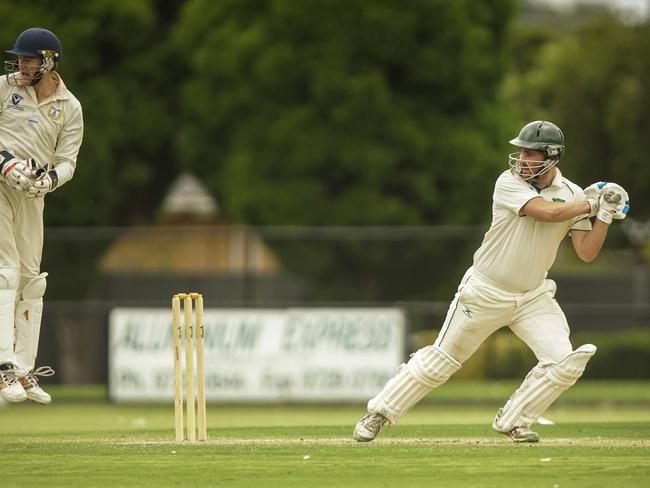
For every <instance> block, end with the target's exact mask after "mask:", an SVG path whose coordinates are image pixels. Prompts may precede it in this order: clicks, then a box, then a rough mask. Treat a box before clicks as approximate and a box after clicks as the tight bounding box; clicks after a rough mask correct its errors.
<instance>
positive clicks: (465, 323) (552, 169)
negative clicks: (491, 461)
mask: <svg viewBox="0 0 650 488" xmlns="http://www.w3.org/2000/svg"><path fill="white" fill-rule="evenodd" d="M510 143H511V144H513V145H515V146H517V147H518V148H519V152H516V153H512V154H510V156H509V163H510V169H509V170H506V171H504V172H503V173H502V174H501V175H500V176H499V178H498V179H497V181H496V185H495V187H494V195H493V205H492V224H491V226H490V228H489V229H488V231H487V232H486V234H485V236H484V238H483V243H482V244H481V247H479V249H478V250H477V251H476V253H475V254H474V262H473V265H472V266H471V267H470V268H469V269H468V270H467V272H466V273H465V276H464V277H463V279H462V280H461V283H460V285H459V286H458V291H457V293H456V295H455V297H454V299H453V301H452V302H451V305H450V306H449V311H448V312H447V316H446V318H445V321H444V323H443V324H442V328H441V329H440V333H439V334H438V337H437V339H436V341H435V343H434V344H433V345H431V346H426V347H423V348H422V349H420V350H418V351H417V352H416V353H415V354H413V355H412V356H411V359H410V360H409V361H408V362H407V363H405V364H402V365H401V366H400V367H399V368H398V370H397V373H396V374H395V376H394V377H393V378H391V379H390V380H389V381H388V382H387V383H386V385H385V386H384V388H383V389H382V390H381V391H380V392H379V393H378V394H377V396H375V397H374V398H372V399H371V400H370V401H369V402H368V414H367V415H366V416H364V417H363V418H362V419H361V420H360V421H359V423H358V424H357V425H356V427H355V429H354V438H355V439H356V440H357V441H360V442H368V441H371V440H373V439H374V438H375V437H376V436H377V434H379V431H380V430H381V428H382V427H383V426H384V424H386V423H387V422H388V423H389V424H391V425H393V424H396V423H397V421H398V420H399V419H400V418H401V417H402V415H404V414H405V413H406V412H408V411H409V409H411V407H413V406H414V405H415V404H416V403H417V402H418V401H419V400H420V399H422V397H424V396H425V395H426V394H427V393H429V391H431V389H433V388H436V387H437V386H440V385H442V384H443V383H444V382H445V381H447V379H449V377H450V376H451V375H452V374H454V373H455V372H456V371H458V370H459V369H460V367H461V365H462V364H463V363H464V362H465V361H466V360H467V359H468V358H469V357H470V356H471V355H472V354H473V353H474V351H476V349H477V348H478V347H479V346H480V345H481V343H482V342H483V341H484V340H485V339H486V338H487V337H488V336H489V335H490V334H492V333H493V332H495V331H496V330H497V329H499V328H501V327H506V326H507V327H510V329H511V330H512V331H513V332H514V333H515V334H516V335H517V336H518V337H519V338H521V339H522V340H523V341H524V342H525V343H526V344H527V345H528V347H530V348H531V349H532V351H533V352H534V353H535V356H536V357H537V360H538V361H539V362H538V363H537V365H536V366H535V367H534V368H533V369H532V370H531V371H530V373H528V375H527V376H526V378H525V379H524V382H523V383H522V385H521V386H520V387H519V388H518V389H517V391H515V392H514V393H513V395H512V396H511V397H510V399H509V400H508V402H507V403H506V404H505V406H504V407H503V408H501V409H499V411H498V412H497V415H496V417H495V419H494V421H493V422H492V427H493V428H494V429H495V430H496V431H497V432H499V433H502V434H505V435H508V436H510V437H511V438H512V440H514V441H515V442H537V441H538V440H539V435H538V434H537V432H534V431H533V430H531V425H532V424H533V423H534V422H535V421H537V419H538V418H539V417H540V416H541V415H542V414H543V413H544V411H545V410H546V409H547V408H548V407H549V406H550V405H551V404H552V403H553V402H554V401H555V399H557V398H558V396H559V395H560V394H561V393H562V392H563V391H564V390H566V389H567V388H569V387H571V386H572V385H573V384H574V383H575V382H576V381H577V380H578V378H579V377H580V376H581V375H582V373H583V371H584V369H585V366H586V364H587V362H588V361H589V358H591V356H593V354H594V353H595V352H596V347H595V346H594V345H592V344H584V345H582V346H580V347H578V348H576V349H573V346H572V345H571V342H570V341H569V326H568V324H567V320H566V318H565V316H564V313H563V312H562V310H561V308H560V306H559V305H558V303H557V302H556V301H555V299H554V296H555V289H556V285H555V282H553V280H549V279H547V278H546V275H547V273H548V270H549V268H550V267H551V266H552V264H553V262H554V261H555V256H556V253H557V249H558V246H559V245H560V242H561V241H562V239H564V237H565V236H566V235H568V236H569V237H570V238H571V241H572V243H573V248H574V249H575V251H576V253H577V255H578V257H579V258H580V259H581V260H583V261H585V262H590V261H592V260H593V259H595V258H596V256H597V255H598V253H599V251H600V248H601V246H602V244H603V242H604V241H605V236H606V234H607V229H608V228H609V225H610V224H611V223H612V220H613V219H619V220H621V219H624V218H625V216H626V214H627V212H628V210H629V208H630V207H629V199H628V195H627V193H626V192H625V190H624V189H623V188H621V187H620V186H619V185H617V184H614V183H604V182H599V183H594V184H593V185H591V186H590V187H588V188H586V189H585V190H584V191H583V190H582V189H581V188H580V187H579V186H577V185H575V184H574V183H572V182H571V181H569V180H568V179H567V178H565V177H564V176H563V175H562V173H560V170H559V168H558V167H557V165H558V163H559V162H560V159H561V157H562V154H563V152H564V135H563V134H562V131H561V130H560V128H559V127H557V126H556V125H555V124H552V123H550V122H546V121H541V120H540V121H535V122H531V123H529V124H527V125H526V126H524V127H523V128H522V129H521V132H520V133H519V136H518V137H516V138H515V139H513V140H511V141H510ZM594 216H595V217H596V219H595V221H594V223H593V225H592V222H591V220H590V217H594Z"/></svg>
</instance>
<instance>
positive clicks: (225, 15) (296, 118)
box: [175, 0, 512, 224]
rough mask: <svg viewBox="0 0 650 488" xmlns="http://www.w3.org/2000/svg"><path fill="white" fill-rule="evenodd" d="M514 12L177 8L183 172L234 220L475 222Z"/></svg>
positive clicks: (438, 5) (488, 169)
mask: <svg viewBox="0 0 650 488" xmlns="http://www.w3.org/2000/svg"><path fill="white" fill-rule="evenodd" d="M511 3H512V2H510V1H508V0H504V1H498V2H490V5H489V6H488V5H487V4H486V3H483V2H470V1H457V2H447V1H411V2H408V4H407V5H405V4H404V3H402V2H395V1H391V0H381V1H374V2H370V1H361V2H348V1H344V0H306V1H301V2H295V1H293V0H275V1H272V2H269V1H264V0H246V1H241V0H222V1H220V2H212V1H209V0H190V1H189V2H187V3H186V4H185V6H184V8H183V12H182V17H181V19H180V22H179V23H178V25H177V28H176V31H175V39H176V42H177V43H178V50H179V51H182V52H185V53H187V56H188V62H189V77H188V80H187V83H185V85H184V91H183V93H184V97H183V98H184V100H185V101H186V102H187V105H186V108H187V111H188V117H187V123H186V124H185V125H184V128H183V130H182V131H181V138H180V147H181V148H182V150H181V154H182V158H183V159H184V160H185V161H187V162H188V164H189V165H190V166H191V167H192V168H194V170H195V171H196V172H199V173H200V174H202V175H203V176H204V177H205V179H206V180H207V181H208V182H209V184H210V187H211V189H212V190H213V191H214V192H215V193H216V194H218V195H219V197H220V199H221V200H222V201H223V206H224V208H225V209H226V211H227V213H228V214H229V215H230V216H232V217H234V218H235V219H237V220H239V221H244V222H249V223H264V224H286V223H292V224H420V223H446V222H453V223H457V222H472V221H474V222H475V221H482V220H485V219H486V218H487V216H488V212H482V213H477V212H476V211H475V209H476V208H477V206H478V205H479V202H481V203H482V204H483V206H485V201H486V199H489V195H490V193H491V187H490V183H489V182H491V180H493V178H494V176H495V174H496V173H497V172H498V169H499V168H500V167H501V166H502V165H503V154H502V153H501V152H500V151H499V149H500V148H503V146H502V145H501V144H500V143H501V141H502V136H503V133H502V129H501V127H502V124H500V113H501V110H499V108H498V107H497V106H496V104H495V99H496V90H497V87H498V85H499V82H500V77H501V73H502V66H503V54H504V53H503V45H504V38H505V30H506V26H507V20H508V18H509V16H510V11H511ZM208 94H212V95H211V96H209V95H208ZM468 189H471V190H469V191H468Z"/></svg>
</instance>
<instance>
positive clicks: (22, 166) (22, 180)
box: [0, 151, 38, 191]
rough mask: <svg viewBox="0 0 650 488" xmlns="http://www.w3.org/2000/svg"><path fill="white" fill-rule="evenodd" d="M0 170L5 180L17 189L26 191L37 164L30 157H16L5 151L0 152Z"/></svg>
mask: <svg viewBox="0 0 650 488" xmlns="http://www.w3.org/2000/svg"><path fill="white" fill-rule="evenodd" d="M0 158H2V160H1V161H0V168H1V169H0V171H1V172H2V176H4V178H5V182H6V183H7V185H9V186H10V187H12V188H14V189H15V190H19V191H26V190H27V189H28V188H29V187H30V185H31V183H32V177H33V175H34V172H35V171H36V168H37V166H38V165H37V164H36V161H34V160H33V159H32V158H29V159H18V158H16V157H14V156H13V155H12V154H10V153H8V152H7V151H1V152H0Z"/></svg>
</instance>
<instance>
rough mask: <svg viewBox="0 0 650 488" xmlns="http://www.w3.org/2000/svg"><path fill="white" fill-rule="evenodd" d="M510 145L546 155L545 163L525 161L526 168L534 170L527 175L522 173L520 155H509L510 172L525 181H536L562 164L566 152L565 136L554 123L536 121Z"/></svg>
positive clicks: (526, 127) (525, 128) (526, 126)
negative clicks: (561, 159)
mask: <svg viewBox="0 0 650 488" xmlns="http://www.w3.org/2000/svg"><path fill="white" fill-rule="evenodd" d="M510 144H512V145H514V146H517V147H519V148H522V147H523V148H526V149H534V150H537V151H541V152H542V153H543V154H544V161H529V160H527V161H525V163H526V166H527V167H528V168H529V169H530V170H532V173H531V174H527V175H524V174H523V172H522V166H521V163H522V160H521V159H520V157H519V153H511V154H510V155H508V163H509V165H510V170H511V171H512V172H513V173H514V174H516V175H518V176H520V177H521V178H522V179H524V180H525V181H528V180H533V181H534V180H536V179H537V178H538V177H539V176H541V175H543V174H544V173H546V172H547V171H549V170H550V169H551V168H552V167H553V166H555V165H556V164H558V163H559V162H560V158H561V157H562V153H563V152H564V134H563V133H562V131H561V130H560V128H559V127H558V126H557V125H555V124H554V123H552V122H548V121H546V120H536V121H535V122H530V123H528V124H526V125H525V126H524V127H523V128H522V129H521V131H519V135H518V136H517V137H515V138H514V139H512V140H511V141H510Z"/></svg>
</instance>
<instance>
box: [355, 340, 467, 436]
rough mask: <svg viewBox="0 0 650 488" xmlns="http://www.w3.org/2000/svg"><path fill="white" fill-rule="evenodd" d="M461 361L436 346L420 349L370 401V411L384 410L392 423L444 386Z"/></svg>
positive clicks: (385, 415)
mask: <svg viewBox="0 0 650 488" xmlns="http://www.w3.org/2000/svg"><path fill="white" fill-rule="evenodd" d="M460 366H461V365H460V363H459V362H458V361H456V360H455V359H454V358H452V357H451V356H449V355H448V354H447V353H446V352H444V351H443V350H442V349H440V348H438V347H436V346H427V347H424V348H422V349H420V350H419V351H417V352H416V353H415V354H413V356H412V357H411V359H410V360H409V362H408V363H406V364H402V365H401V366H400V367H399V368H398V370H397V374H396V375H395V376H393V377H392V378H391V379H390V380H388V382H387V383H386V385H385V386H384V388H383V389H382V390H381V391H380V392H379V393H378V394H377V396H375V397H374V398H372V399H371V400H370V401H369V402H368V411H369V412H372V413H380V414H382V415H383V416H384V417H386V418H387V419H388V421H389V422H390V423H391V424H396V423H397V421H398V420H399V418H400V417H401V416H402V415H404V414H405V413H406V412H408V411H409V410H410V409H411V408H412V407H413V406H414V405H415V404H416V403H417V402H419V401H420V400H421V399H422V397H424V395H426V394H427V393H428V392H429V391H431V389H432V388H435V387H436V386H440V385H441V384H443V383H444V382H445V381H447V379H448V378H449V377H450V376H451V375H452V374H453V373H455V372H456V371H457V370H458V369H459V368H460Z"/></svg>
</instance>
